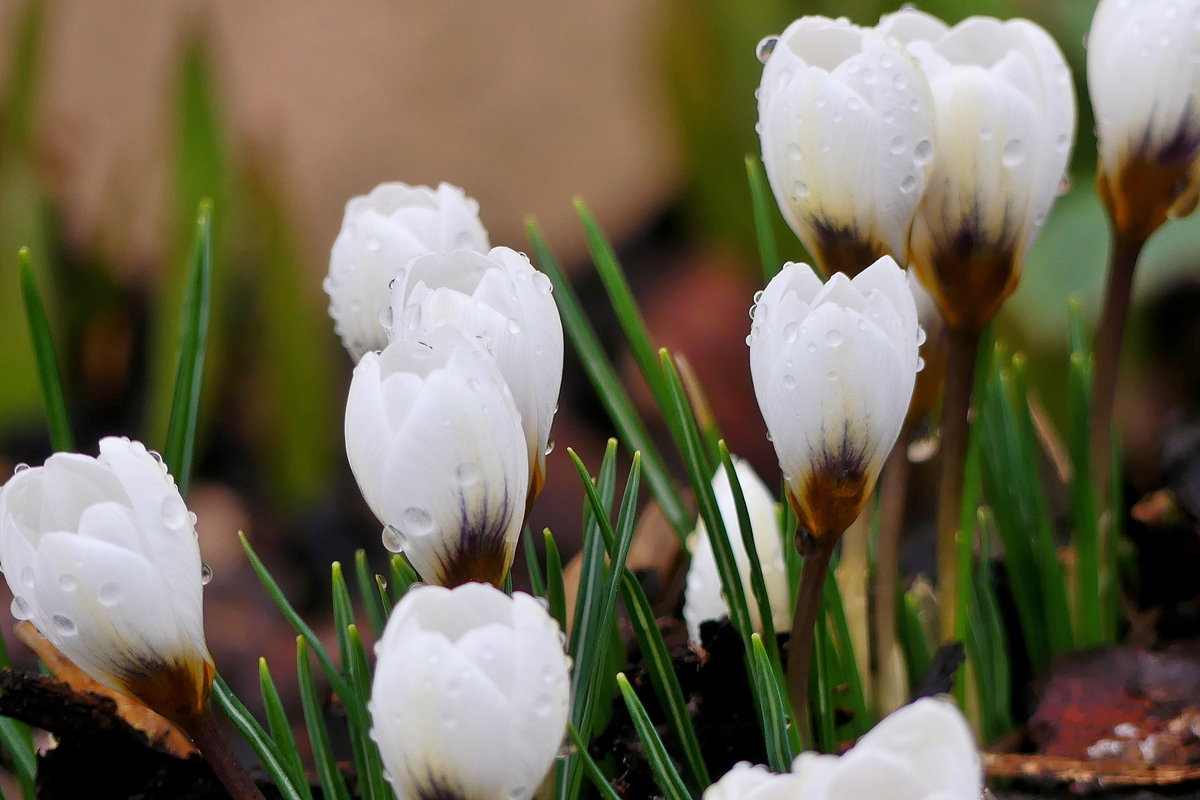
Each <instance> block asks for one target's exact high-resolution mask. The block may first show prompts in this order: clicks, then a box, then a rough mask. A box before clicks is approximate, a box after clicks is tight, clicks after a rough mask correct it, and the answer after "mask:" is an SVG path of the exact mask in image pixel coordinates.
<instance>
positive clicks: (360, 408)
mask: <svg viewBox="0 0 1200 800" xmlns="http://www.w3.org/2000/svg"><path fill="white" fill-rule="evenodd" d="M408 346H418V347H419V346H420V345H406V344H401V343H397V344H394V345H392V347H408ZM388 349H389V350H390V349H391V348H390V347H389V348H388ZM379 359H380V356H379V354H378V353H366V354H364V355H363V357H362V359H361V360H360V361H359V362H358V365H357V366H355V368H354V377H353V378H352V379H351V380H350V394H349V396H348V397H347V398H346V424H345V438H346V459H347V460H348V461H349V462H350V471H351V472H353V473H354V479H355V480H356V481H357V482H358V488H359V491H361V492H362V496H363V499H364V500H366V501H367V506H368V507H370V509H371V512H372V513H373V514H374V515H375V516H376V517H378V518H379V519H381V520H382V519H383V516H384V507H385V506H384V464H385V462H386V460H387V453H388V450H389V448H390V446H391V433H392V428H391V425H390V424H389V422H388V413H387V411H386V410H385V406H384V395H383V387H382V380H381V378H380V369H379ZM397 388H399V386H397Z"/></svg>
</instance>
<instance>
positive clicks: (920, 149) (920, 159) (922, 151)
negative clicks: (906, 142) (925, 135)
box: [913, 139, 933, 167]
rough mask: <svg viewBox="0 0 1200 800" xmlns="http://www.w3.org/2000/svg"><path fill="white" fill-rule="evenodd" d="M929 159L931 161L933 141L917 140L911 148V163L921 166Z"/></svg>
mask: <svg viewBox="0 0 1200 800" xmlns="http://www.w3.org/2000/svg"><path fill="white" fill-rule="evenodd" d="M930 161H933V142H931V141H929V140H928V139H922V140H921V141H919V142H917V147H916V149H915V150H913V163H914V164H916V165H917V166H918V167H923V166H925V165H926V164H928V163H929V162H930Z"/></svg>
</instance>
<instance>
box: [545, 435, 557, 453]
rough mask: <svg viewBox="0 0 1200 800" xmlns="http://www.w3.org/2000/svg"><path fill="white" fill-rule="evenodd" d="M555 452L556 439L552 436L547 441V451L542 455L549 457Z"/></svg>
mask: <svg viewBox="0 0 1200 800" xmlns="http://www.w3.org/2000/svg"><path fill="white" fill-rule="evenodd" d="M553 452H554V437H553V436H552V437H550V438H549V439H547V440H546V450H545V452H543V453H542V455H547V456H548V455H550V454H551V453H553Z"/></svg>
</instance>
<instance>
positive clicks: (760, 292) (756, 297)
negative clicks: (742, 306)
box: [754, 289, 763, 305]
mask: <svg viewBox="0 0 1200 800" xmlns="http://www.w3.org/2000/svg"><path fill="white" fill-rule="evenodd" d="M762 297H763V290H762V289H759V290H758V291H757V292H755V293H754V303H755V305H757V304H758V303H759V301H761V300H762Z"/></svg>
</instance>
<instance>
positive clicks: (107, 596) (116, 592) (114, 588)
mask: <svg viewBox="0 0 1200 800" xmlns="http://www.w3.org/2000/svg"><path fill="white" fill-rule="evenodd" d="M96 599H97V600H99V601H100V605H102V606H115V605H116V604H117V603H118V602H120V600H121V584H119V583H113V582H112V581H109V582H108V583H102V584H100V590H99V591H98V592H96Z"/></svg>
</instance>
